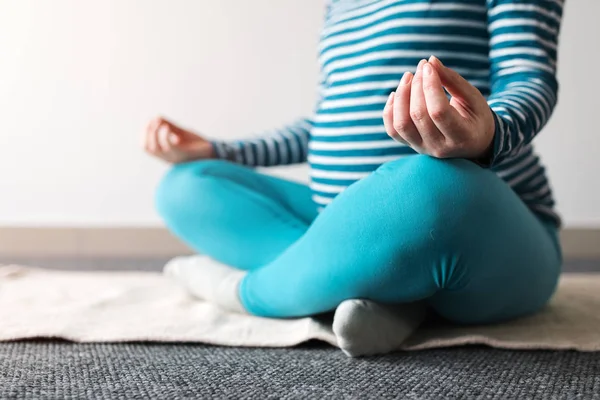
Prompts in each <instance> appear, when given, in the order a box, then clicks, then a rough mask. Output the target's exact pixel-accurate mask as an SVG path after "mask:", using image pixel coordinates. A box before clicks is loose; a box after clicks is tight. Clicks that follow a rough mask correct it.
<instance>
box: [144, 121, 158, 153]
mask: <svg viewBox="0 0 600 400" xmlns="http://www.w3.org/2000/svg"><path fill="white" fill-rule="evenodd" d="M160 123H161V118H155V119H154V120H152V121H151V122H150V123H149V124H148V128H147V129H146V150H147V151H148V152H150V153H156V152H157V151H158V145H157V143H156V130H157V129H158V126H159V125H160Z"/></svg>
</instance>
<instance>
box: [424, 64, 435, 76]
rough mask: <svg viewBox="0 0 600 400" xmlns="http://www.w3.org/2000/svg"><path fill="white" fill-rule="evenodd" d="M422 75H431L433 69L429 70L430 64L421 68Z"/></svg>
mask: <svg viewBox="0 0 600 400" xmlns="http://www.w3.org/2000/svg"><path fill="white" fill-rule="evenodd" d="M423 73H424V74H425V75H431V74H432V73H433V68H431V64H429V63H427V64H425V65H424V66H423Z"/></svg>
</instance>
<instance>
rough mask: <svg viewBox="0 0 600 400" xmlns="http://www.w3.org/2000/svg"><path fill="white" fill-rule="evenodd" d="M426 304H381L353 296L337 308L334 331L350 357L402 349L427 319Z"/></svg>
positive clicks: (341, 346)
mask: <svg viewBox="0 0 600 400" xmlns="http://www.w3.org/2000/svg"><path fill="white" fill-rule="evenodd" d="M426 312H427V307H426V305H425V304H424V303H421V302H418V303H410V304H394V305H391V304H379V303H376V302H374V301H370V300H359V299H352V300H346V301H344V302H342V303H341V304H340V305H339V306H338V307H337V309H336V310H335V315H334V317H333V332H334V333H335V335H336V337H337V340H338V345H339V346H340V348H341V349H342V351H343V352H344V353H346V355H348V356H350V357H359V356H371V355H375V354H385V353H389V352H392V351H395V350H398V349H399V348H400V345H401V344H402V342H404V341H405V340H406V339H407V338H408V337H409V336H410V335H412V334H413V333H414V331H415V330H416V329H417V328H418V327H419V325H420V324H421V323H422V322H423V320H424V319H425V316H426Z"/></svg>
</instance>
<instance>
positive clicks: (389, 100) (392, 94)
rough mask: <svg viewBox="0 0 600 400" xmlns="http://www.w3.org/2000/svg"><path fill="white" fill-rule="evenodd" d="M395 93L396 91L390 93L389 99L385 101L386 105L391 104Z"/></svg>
mask: <svg viewBox="0 0 600 400" xmlns="http://www.w3.org/2000/svg"><path fill="white" fill-rule="evenodd" d="M395 94H396V92H392V93H390V95H389V96H388V99H387V101H386V102H385V105H386V106H388V105H389V104H390V103H391V102H392V99H393V98H394V95H395Z"/></svg>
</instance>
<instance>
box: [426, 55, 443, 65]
mask: <svg viewBox="0 0 600 400" xmlns="http://www.w3.org/2000/svg"><path fill="white" fill-rule="evenodd" d="M435 61H437V62H438V63H440V65H441V66H442V67H443V66H444V63H443V62H442V61H441V60H440V59H439V58H437V57H436V56H433V55H432V56H431V57H429V62H435Z"/></svg>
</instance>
